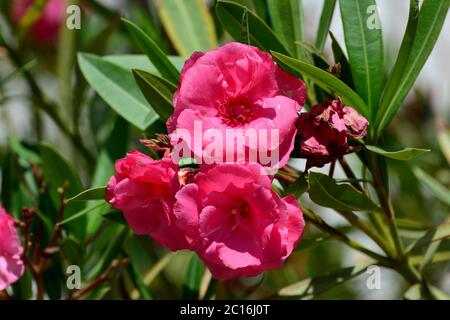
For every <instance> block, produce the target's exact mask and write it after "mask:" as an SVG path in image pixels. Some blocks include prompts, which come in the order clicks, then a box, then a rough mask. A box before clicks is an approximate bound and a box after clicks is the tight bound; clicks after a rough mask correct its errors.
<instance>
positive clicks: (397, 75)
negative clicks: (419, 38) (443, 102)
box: [376, 0, 419, 121]
mask: <svg viewBox="0 0 450 320" xmlns="http://www.w3.org/2000/svg"><path fill="white" fill-rule="evenodd" d="M418 19H419V0H410V1H409V16H408V24H407V25H406V30H405V34H404V36H403V40H402V44H401V45H400V50H399V52H398V56H397V60H396V61H395V64H394V67H393V68H392V71H391V73H390V77H389V78H388V80H387V82H386V84H385V86H384V91H383V95H382V97H381V101H380V106H379V109H378V111H377V119H376V120H377V121H378V118H379V117H380V116H381V115H382V114H384V113H385V112H386V107H387V106H388V102H389V101H390V100H391V99H392V96H393V95H394V94H395V92H396V91H397V90H398V86H399V83H400V81H401V80H402V76H403V72H404V71H405V68H406V67H407V65H406V63H407V62H408V57H409V53H410V51H411V47H412V44H413V42H414V37H415V35H416V28H417V21H418Z"/></svg>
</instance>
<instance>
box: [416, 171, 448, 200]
mask: <svg viewBox="0 0 450 320" xmlns="http://www.w3.org/2000/svg"><path fill="white" fill-rule="evenodd" d="M413 172H414V175H415V176H416V178H417V179H418V180H419V181H420V182H421V183H422V184H423V185H424V186H425V187H427V188H428V190H429V191H431V192H432V193H433V194H434V195H435V196H436V197H437V198H438V199H439V200H441V201H442V202H444V203H446V204H447V205H449V206H450V190H448V189H447V188H446V187H445V186H443V185H442V184H441V183H440V182H439V181H437V180H436V179H435V178H433V177H432V176H430V175H429V174H428V173H426V172H425V171H423V170H422V169H420V168H418V167H415V168H414V169H413Z"/></svg>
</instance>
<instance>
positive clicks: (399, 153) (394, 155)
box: [365, 145, 430, 160]
mask: <svg viewBox="0 0 450 320" xmlns="http://www.w3.org/2000/svg"><path fill="white" fill-rule="evenodd" d="M365 148H366V149H367V150H369V151H371V152H374V153H377V154H380V155H382V156H384V157H386V158H391V159H395V160H410V159H412V158H415V157H418V156H421V155H423V154H425V153H427V152H429V151H430V149H421V148H403V149H400V150H385V149H382V148H380V147H377V146H371V145H366V146H365Z"/></svg>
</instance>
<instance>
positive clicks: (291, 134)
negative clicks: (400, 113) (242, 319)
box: [106, 43, 367, 279]
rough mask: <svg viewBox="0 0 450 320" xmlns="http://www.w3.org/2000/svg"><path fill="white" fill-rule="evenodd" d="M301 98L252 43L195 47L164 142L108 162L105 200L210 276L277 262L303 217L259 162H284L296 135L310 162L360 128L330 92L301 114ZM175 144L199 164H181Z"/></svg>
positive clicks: (290, 79) (335, 150) (273, 165)
mask: <svg viewBox="0 0 450 320" xmlns="http://www.w3.org/2000/svg"><path fill="white" fill-rule="evenodd" d="M305 101H306V87H305V84H304V83H303V81H302V80H300V79H298V78H296V77H294V76H293V75H291V74H289V73H287V72H286V71H284V70H283V69H281V68H280V67H279V66H278V65H277V64H276V63H275V62H274V61H273V60H272V58H271V56H270V55H269V54H268V53H265V52H262V51H261V50H259V49H258V48H256V47H253V46H250V45H244V44H240V43H229V44H226V45H224V46H222V47H219V48H217V49H215V50H212V51H209V52H206V53H200V52H197V53H194V54H193V55H192V56H191V57H190V59H188V60H187V61H186V63H185V65H184V67H183V69H182V71H181V77H180V82H179V85H178V88H177V90H176V92H175V94H174V96H173V106H174V112H173V115H172V116H171V117H170V118H169V120H168V121H167V129H168V133H169V139H168V140H170V144H171V147H169V148H168V149H167V150H166V152H165V153H164V156H163V157H162V158H161V159H152V158H150V157H149V156H147V155H144V154H143V153H141V152H139V151H131V152H129V153H128V154H127V156H126V157H125V158H123V159H121V160H119V161H117V163H116V166H115V169H116V174H115V175H114V176H113V177H111V179H110V181H109V183H108V187H107V192H106V199H107V201H108V202H109V203H110V204H111V205H112V206H114V207H116V208H117V209H119V210H121V211H122V212H123V214H124V216H125V219H126V220H127V222H128V224H129V226H130V227H131V228H132V229H133V231H134V232H135V233H136V234H139V235H149V236H151V237H152V238H153V239H154V240H155V241H157V242H158V243H159V244H160V245H162V246H164V247H167V248H168V249H170V250H173V251H175V250H181V249H188V250H192V251H195V252H196V253H197V254H198V256H199V257H200V258H201V259H202V260H203V261H204V263H205V264H206V265H207V266H208V268H209V270H210V271H211V273H212V275H213V276H214V277H215V278H217V279H230V278H233V277H237V276H255V275H258V274H260V273H262V272H264V271H265V270H270V269H274V268H280V267H282V265H283V263H284V261H285V260H286V258H287V257H288V256H289V255H290V254H291V253H292V251H293V250H294V248H295V247H296V245H297V244H298V242H299V241H300V239H301V237H302V235H303V231H304V227H305V223H304V220H303V214H302V210H301V207H300V205H299V204H298V202H297V199H296V198H295V196H293V195H288V196H286V197H280V196H279V195H278V194H277V193H276V192H274V191H273V190H272V182H273V179H274V175H273V174H267V172H268V171H267V170H265V169H267V168H269V169H271V171H270V172H271V173H273V172H274V171H276V170H277V169H279V168H281V167H283V166H284V165H286V163H287V162H288V160H289V158H290V155H291V152H292V151H293V149H294V148H295V146H296V138H300V141H301V142H300V153H301V155H302V156H303V157H305V158H307V161H308V166H309V167H310V166H312V165H323V164H324V163H326V162H330V161H332V160H333V159H336V158H337V157H339V156H342V155H343V154H345V153H346V152H349V151H350V146H349V143H348V142H349V139H359V138H362V137H363V136H364V135H365V133H366V129H367V121H366V120H365V119H364V118H363V117H362V116H361V115H359V114H358V113H357V112H356V111H354V110H353V109H351V108H349V107H344V106H343V105H342V103H341V102H340V100H339V99H338V100H329V101H327V102H325V103H324V104H321V105H318V106H315V107H313V108H311V110H310V111H309V112H307V113H300V112H301V109H302V107H303V105H304V104H305ZM199 128H200V129H199ZM249 132H250V133H251V134H249ZM274 132H275V133H274ZM192 137H194V139H192ZM212 142H214V143H212ZM179 146H182V147H181V148H178V149H177V147H179ZM211 146H214V148H212V147H211ZM239 146H243V148H239ZM175 150H178V151H179V150H182V152H181V156H183V157H193V158H195V159H196V160H197V161H198V163H199V166H198V167H196V168H186V167H183V168H180V167H179V164H178V162H177V161H174V159H175V158H174V155H175V153H178V151H177V152H175ZM255 154H256V156H255ZM177 155H179V154H177ZM274 156H276V159H275V161H266V160H267V159H266V157H269V158H271V160H273V158H274ZM208 160H209V161H208ZM211 160H213V161H211Z"/></svg>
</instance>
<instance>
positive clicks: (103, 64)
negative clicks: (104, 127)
mask: <svg viewBox="0 0 450 320" xmlns="http://www.w3.org/2000/svg"><path fill="white" fill-rule="evenodd" d="M78 63H79V65H80V68H81V71H82V72H83V75H84V76H85V78H86V80H87V81H88V82H89V84H90V85H91V86H92V87H93V88H94V89H95V90H96V91H97V93H98V94H99V95H100V96H101V97H102V98H103V99H104V100H105V101H106V102H107V103H108V104H109V106H111V108H113V109H114V110H115V111H116V112H117V113H118V114H120V115H121V116H122V117H123V118H125V119H126V120H127V121H128V122H130V123H131V124H133V125H135V126H136V127H137V128H139V129H141V130H145V129H146V128H147V127H148V126H150V125H151V124H152V123H153V122H154V121H156V120H157V119H158V116H157V114H156V113H155V112H154V111H153V110H152V108H151V107H150V105H149V104H148V103H147V101H146V99H145V97H144V96H143V94H142V93H141V91H140V90H139V88H138V86H137V84H136V81H135V80H134V78H133V75H132V74H131V72H130V71H128V70H126V69H124V68H121V67H119V66H117V65H115V64H113V63H111V62H108V61H106V60H103V59H102V58H100V57H98V56H96V55H92V54H86V53H83V54H78Z"/></svg>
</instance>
